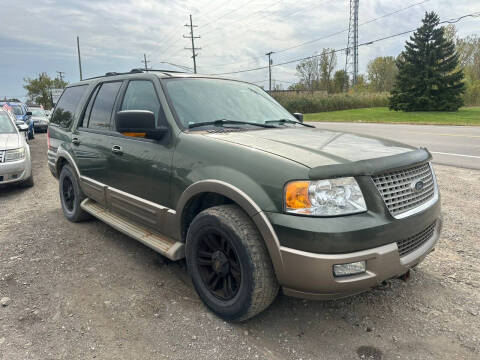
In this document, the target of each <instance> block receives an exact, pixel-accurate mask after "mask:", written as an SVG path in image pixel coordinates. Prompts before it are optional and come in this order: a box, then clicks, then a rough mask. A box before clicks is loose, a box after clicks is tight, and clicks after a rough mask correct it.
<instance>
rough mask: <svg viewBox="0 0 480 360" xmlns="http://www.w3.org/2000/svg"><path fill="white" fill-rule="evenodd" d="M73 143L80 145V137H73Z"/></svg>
mask: <svg viewBox="0 0 480 360" xmlns="http://www.w3.org/2000/svg"><path fill="white" fill-rule="evenodd" d="M72 144H73V145H80V139H79V138H77V137H74V138H72Z"/></svg>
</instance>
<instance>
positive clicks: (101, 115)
mask: <svg viewBox="0 0 480 360" xmlns="http://www.w3.org/2000/svg"><path fill="white" fill-rule="evenodd" d="M121 85H122V83H121V82H111V83H104V84H102V87H101V88H100V90H99V91H98V93H97V97H96V98H95V102H94V103H93V107H92V112H91V113H90V119H89V121H88V128H90V129H99V130H108V129H109V128H110V118H111V116H112V110H113V105H114V104H115V99H116V98H117V93H118V90H119V89H120V86H121Z"/></svg>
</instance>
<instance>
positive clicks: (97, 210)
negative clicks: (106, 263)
mask: <svg viewBox="0 0 480 360" xmlns="http://www.w3.org/2000/svg"><path fill="white" fill-rule="evenodd" d="M80 206H81V208H82V209H83V210H85V211H86V212H88V213H89V214H91V215H93V216H95V217H96V218H98V219H100V220H101V221H103V222H104V223H106V224H108V225H110V226H111V227H113V228H115V229H117V230H118V231H120V232H122V233H124V234H125V235H128V236H130V237H132V238H134V239H135V240H138V241H140V242H141V243H143V244H145V245H147V246H148V247H150V248H152V249H153V250H155V251H157V252H159V253H160V254H162V255H163V256H165V257H167V258H169V259H170V260H174V261H175V260H180V259H183V258H184V257H185V244H184V243H182V242H179V241H175V240H172V239H170V238H167V237H163V236H161V235H159V234H156V233H153V232H151V231H150V230H147V229H146V228H144V227H142V226H140V225H137V224H134V223H132V222H130V221H128V220H127V219H125V218H123V217H121V216H118V215H116V214H114V213H112V212H111V211H109V210H108V209H106V208H104V207H103V206H102V205H100V204H98V203H97V202H95V201H93V200H90V199H88V198H87V199H85V200H83V201H82V203H81V204H80Z"/></svg>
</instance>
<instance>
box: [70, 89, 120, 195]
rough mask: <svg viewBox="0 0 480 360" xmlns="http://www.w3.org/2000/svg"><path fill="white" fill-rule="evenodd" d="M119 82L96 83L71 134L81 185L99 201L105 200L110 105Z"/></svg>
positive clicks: (111, 115)
mask: <svg viewBox="0 0 480 360" xmlns="http://www.w3.org/2000/svg"><path fill="white" fill-rule="evenodd" d="M121 86H122V81H110V82H103V83H100V84H98V85H97V87H96V88H95V89H94V91H93V92H92V94H91V96H90V99H89V101H88V104H87V106H86V108H85V109H84V112H83V114H82V117H81V118H80V120H79V123H78V125H77V129H76V130H75V131H74V132H73V135H72V148H73V152H74V154H75V162H76V164H77V166H78V169H79V171H80V174H81V176H82V187H83V189H84V191H85V193H86V194H87V195H88V196H89V197H91V198H93V199H94V200H96V201H99V202H100V203H102V204H106V199H105V191H104V189H103V186H104V185H110V184H109V179H110V178H111V176H110V169H109V165H110V162H111V157H112V152H111V147H112V145H111V143H112V137H113V138H114V137H115V135H116V134H115V132H113V131H112V118H113V109H114V107H115V103H116V101H117V98H118V93H119V90H120V88H121Z"/></svg>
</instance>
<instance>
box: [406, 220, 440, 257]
mask: <svg viewBox="0 0 480 360" xmlns="http://www.w3.org/2000/svg"><path fill="white" fill-rule="evenodd" d="M435 225H437V222H436V221H435V222H434V223H433V224H431V225H430V226H428V227H427V228H426V229H424V230H422V231H420V232H419V233H418V234H415V235H413V236H410V237H409V238H406V239H404V240H400V241H397V246H398V252H399V253H400V257H402V256H405V255H408V254H410V253H411V252H412V251H415V250H416V249H418V248H419V247H420V246H422V245H423V244H424V243H425V242H426V241H428V240H430V239H431V237H432V236H433V232H434V231H435Z"/></svg>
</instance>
